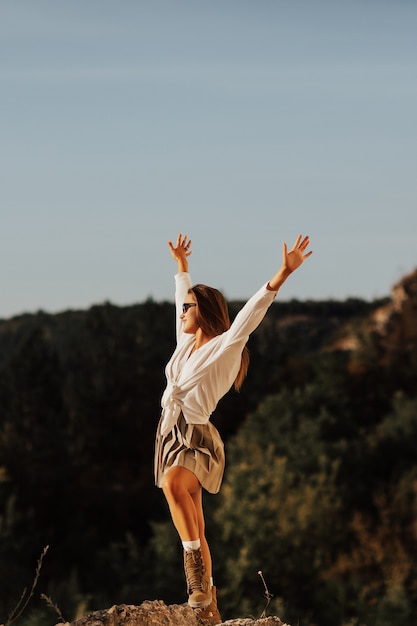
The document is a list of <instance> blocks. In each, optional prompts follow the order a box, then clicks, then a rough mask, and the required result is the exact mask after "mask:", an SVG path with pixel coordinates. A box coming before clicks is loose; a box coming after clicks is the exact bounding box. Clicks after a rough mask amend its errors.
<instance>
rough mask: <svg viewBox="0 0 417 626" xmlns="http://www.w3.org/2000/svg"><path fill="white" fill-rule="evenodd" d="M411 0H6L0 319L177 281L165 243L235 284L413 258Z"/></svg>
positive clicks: (367, 283)
mask: <svg viewBox="0 0 417 626" xmlns="http://www.w3.org/2000/svg"><path fill="white" fill-rule="evenodd" d="M416 32H417V2H416V1H414V0H391V1H388V0H345V1H342V0H331V1H324V0H305V1H300V0H251V1H248V0H182V1H181V0H143V1H141V0H117V1H116V0H112V1H109V0H1V2H0V85H1V105H0V112H1V113H0V116H1V117H0V119H1V134H0V137H1V168H0V176H1V186H0V198H1V203H0V215H1V229H0V293H1V299H0V318H7V317H11V316H13V315H16V314H19V313H21V312H26V311H27V312H33V311H37V310H39V309H43V310H45V311H49V312H56V311H62V310H66V309H69V308H72V309H77V308H87V307H89V306H91V305H92V304H94V303H100V302H103V301H105V300H110V301H111V302H113V303H115V304H119V305H124V304H131V303H135V302H142V301H144V300H145V299H146V298H148V297H152V298H154V299H156V300H172V297H173V278H172V276H173V273H174V270H175V264H174V262H173V261H172V259H171V257H170V255H169V251H168V248H167V245H166V242H167V240H168V239H169V238H175V237H176V235H177V232H178V231H179V230H181V231H183V232H186V233H187V234H188V235H190V236H191V237H192V239H193V243H194V246H193V250H194V252H193V255H192V257H191V259H190V261H191V267H190V271H191V275H192V279H193V280H194V281H195V282H205V283H208V284H210V285H213V286H216V287H218V288H220V289H222V290H223V292H224V294H225V295H226V297H227V298H229V299H235V298H239V299H245V298H247V297H249V296H250V295H251V294H252V293H253V292H254V291H255V290H256V289H257V288H258V286H260V284H262V283H263V282H265V281H266V280H267V279H268V278H269V276H270V275H271V274H272V273H273V272H274V271H275V270H276V269H277V267H278V265H279V263H280V257H281V245H282V242H283V241H287V242H288V243H292V242H293V240H294V239H295V236H296V235H297V234H298V233H299V232H300V233H303V234H305V233H307V234H309V235H310V237H311V239H312V248H313V250H314V254H313V256H312V257H311V258H310V259H309V261H308V263H306V264H305V265H304V266H303V267H302V268H301V269H300V270H299V272H298V273H297V274H295V275H294V276H292V277H291V278H290V280H289V281H288V282H287V283H286V285H285V286H284V287H283V290H282V292H281V295H280V297H281V298H282V299H284V300H287V299H290V298H298V299H301V300H304V299H310V298H312V299H315V300H321V299H327V298H334V299H345V298H348V297H360V298H366V299H374V298H376V297H382V296H385V295H388V294H389V293H390V289H391V287H392V286H393V284H395V283H396V282H397V281H398V280H399V279H401V278H402V276H404V275H405V274H407V273H409V272H411V271H413V270H414V269H415V268H416V267H417V243H416V233H417V210H416V209H417V206H416V205H417V202H416V201H417V36H416Z"/></svg>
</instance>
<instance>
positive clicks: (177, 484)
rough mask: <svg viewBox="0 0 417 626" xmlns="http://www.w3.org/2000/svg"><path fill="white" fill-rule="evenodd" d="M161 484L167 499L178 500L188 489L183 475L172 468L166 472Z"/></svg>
mask: <svg viewBox="0 0 417 626" xmlns="http://www.w3.org/2000/svg"><path fill="white" fill-rule="evenodd" d="M161 486H162V491H163V492H164V494H165V497H166V499H167V500H174V501H178V500H180V499H181V496H182V495H183V494H184V493H185V492H186V491H187V489H186V487H185V486H184V484H183V481H182V480H181V475H180V474H179V473H178V472H175V471H172V470H171V471H169V472H167V473H166V474H165V476H164V477H163V479H162V485H161Z"/></svg>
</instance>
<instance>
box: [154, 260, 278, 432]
mask: <svg viewBox="0 0 417 626" xmlns="http://www.w3.org/2000/svg"><path fill="white" fill-rule="evenodd" d="M175 285H176V289H175V306H176V316H177V317H176V329H177V346H176V348H175V351H174V353H173V355H172V357H171V359H170V361H169V362H168V364H167V366H166V368H165V375H166V378H167V387H166V389H165V391H164V394H163V396H162V400H161V405H162V423H161V432H162V435H163V436H165V435H167V434H168V433H169V432H170V430H171V429H172V428H173V426H174V425H175V423H176V421H177V419H178V416H179V414H180V411H182V413H183V415H184V418H185V420H186V422H187V423H189V424H206V423H207V422H208V421H209V419H210V416H211V414H212V413H213V411H214V409H215V408H216V406H217V403H218V402H219V400H220V398H222V397H223V396H224V395H225V394H226V393H227V392H228V391H229V389H230V388H231V386H232V385H233V383H234V381H235V379H236V376H237V374H238V372H239V369H240V363H241V358H242V350H243V348H244V346H245V344H246V343H247V341H248V338H249V335H250V333H252V332H253V331H254V330H255V329H256V328H257V326H259V324H260V323H261V321H262V320H263V318H264V317H265V314H266V312H267V310H268V309H269V307H270V305H271V304H272V302H273V301H274V299H275V296H276V295H277V292H276V291H270V290H269V289H267V285H266V284H265V285H264V286H263V287H261V289H259V290H258V291H257V292H256V293H255V294H254V295H253V296H252V297H251V298H250V299H249V300H248V301H247V302H246V304H245V305H244V307H243V308H242V309H241V310H240V311H239V313H238V314H237V315H236V317H235V319H234V320H233V323H232V325H231V327H230V328H229V329H228V330H227V331H225V332H224V333H222V334H221V335H218V336H216V337H213V339H210V341H208V342H207V343H205V344H204V345H203V346H201V347H200V348H198V350H195V351H194V352H193V353H192V354H191V355H190V352H191V350H192V349H193V346H194V342H195V335H194V334H187V333H184V332H183V330H182V327H183V323H182V320H181V318H180V315H181V313H182V305H183V302H184V300H185V298H186V296H187V293H188V290H189V289H190V287H191V286H192V283H191V278H190V275H189V274H188V273H187V272H181V273H179V274H177V275H176V276H175Z"/></svg>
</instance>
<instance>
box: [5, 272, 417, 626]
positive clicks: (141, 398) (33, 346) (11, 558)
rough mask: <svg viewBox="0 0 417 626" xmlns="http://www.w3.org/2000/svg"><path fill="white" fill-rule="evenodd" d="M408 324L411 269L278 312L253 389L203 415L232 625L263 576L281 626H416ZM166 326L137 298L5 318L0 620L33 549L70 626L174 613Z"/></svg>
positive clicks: (412, 332) (254, 354) (412, 309)
mask: <svg viewBox="0 0 417 626" xmlns="http://www.w3.org/2000/svg"><path fill="white" fill-rule="evenodd" d="M240 306H241V303H238V302H234V303H231V304H230V309H231V314H232V316H233V315H234V314H235V313H236V311H237V310H238V309H239V308H240ZM416 311H417V272H414V273H413V274H411V275H409V276H406V277H404V279H403V280H401V281H400V282H399V283H398V284H397V285H395V286H394V288H393V290H392V294H391V297H390V298H389V299H385V300H383V301H375V302H365V301H361V300H355V299H351V300H347V301H344V302H338V301H326V302H315V301H307V302H299V301H291V302H276V303H275V304H274V305H273V306H272V307H271V309H270V311H269V313H268V315H267V317H266V319H265V320H264V322H263V323H262V325H261V327H260V328H259V329H258V330H257V331H256V332H255V333H254V335H253V336H252V337H251V340H250V344H249V348H250V354H251V366H250V370H249V375H248V379H247V380H246V381H245V384H244V386H243V389H242V391H241V393H239V394H236V393H234V392H230V393H229V394H228V395H227V396H226V397H225V398H224V399H223V400H222V401H221V402H220V404H219V406H218V408H217V410H216V412H215V414H214V416H213V421H214V423H215V424H216V426H217V427H218V428H219V430H220V431H221V433H222V435H223V437H224V439H225V442H226V450H227V459H228V464H227V470H226V476H225V483H224V488H222V492H221V494H220V495H219V496H216V497H215V498H210V497H209V498H208V499H207V505H206V506H207V512H208V532H209V533H210V534H211V535H212V543H213V552H214V559H215V564H216V576H217V579H218V587H219V589H220V603H221V607H222V614H223V615H224V616H225V618H231V617H233V616H236V615H252V614H260V612H261V611H262V606H263V600H262V589H260V588H259V584H258V583H259V581H257V580H256V578H257V577H256V572H257V571H258V569H259V567H260V566H262V569H263V570H264V571H265V572H266V573H267V574H266V575H267V577H268V578H267V579H268V586H270V588H271V590H272V591H273V594H274V600H273V604H272V605H271V613H270V614H273V613H275V614H277V615H280V616H282V618H283V619H285V620H286V621H287V622H288V623H297V621H298V620H303V623H305V624H306V626H307V625H309V624H310V623H311V624H313V623H314V624H316V623H317V624H320V626H338V625H342V624H344V623H347V621H348V620H349V619H350V618H352V619H353V618H354V617H355V616H358V617H361V619H362V620H363V622H364V623H365V622H366V624H367V626H379V622H378V619H380V617H378V616H379V615H380V614H381V611H384V615H387V611H388V608H389V607H391V608H389V610H390V611H391V610H392V611H393V612H394V614H395V616H396V620H397V621H396V622H394V621H392V622H390V621H387V622H386V623H387V624H391V623H392V624H394V623H395V626H410V624H411V622H410V620H409V616H410V615H412V614H414V613H415V612H416V611H415V609H416V607H417V597H416V591H415V585H414V583H413V581H414V580H415V579H416V577H417V571H416V564H415V563H414V562H413V560H412V559H411V558H410V557H409V556H408V555H411V554H413V553H415V551H416V548H417V536H416V533H415V515H416V513H415V512H416V511H417V462H416V457H415V445H414V442H415V441H416V438H417V426H416V422H417V420H416V419H415V416H416V411H417V358H416V355H417V324H416V319H417V318H416ZM173 315H174V311H173V305H172V303H168V302H164V303H156V302H153V301H152V300H148V301H146V302H144V303H141V304H137V305H134V306H130V307H117V306H114V305H112V304H111V303H104V304H102V305H97V306H93V307H91V308H90V309H88V310H86V311H65V312H62V313H59V314H56V315H52V314H47V313H44V312H38V313H36V314H33V315H29V314H28V315H21V316H18V317H14V318H12V319H9V320H1V321H0V374H1V376H0V407H1V413H0V496H1V498H0V581H1V587H0V621H1V619H3V620H4V616H5V615H8V614H9V612H10V610H11V608H12V605H13V603H14V602H16V600H17V598H18V597H19V596H20V594H21V592H22V590H23V589H24V588H25V587H27V585H28V584H29V581H30V580H31V579H32V577H33V571H34V569H35V565H36V559H37V558H38V555H39V554H40V552H41V551H42V549H43V547H44V546H45V545H49V546H50V550H49V552H48V555H47V558H46V559H45V562H44V565H43V567H42V573H41V577H40V580H39V591H40V592H42V593H46V594H47V595H48V596H50V597H51V598H53V599H54V601H55V602H57V604H58V605H59V607H60V609H61V610H62V613H63V614H64V615H66V616H68V617H67V619H68V620H70V619H74V616H75V615H78V614H79V612H80V611H82V612H84V613H87V612H88V611H92V610H97V609H102V608H104V607H106V606H113V605H124V604H125V605H129V606H130V605H131V606H139V605H140V604H141V603H142V602H143V601H144V600H152V599H157V600H160V601H163V602H164V603H166V604H167V606H168V605H172V604H175V603H178V602H183V601H184V590H183V582H182V579H181V577H179V576H178V571H181V556H180V551H179V547H178V545H177V540H176V537H175V535H174V534H173V533H172V528H171V525H170V523H169V520H168V517H167V511H166V507H165V503H164V501H163V499H162V497H161V494H160V493H159V490H157V489H155V487H154V485H153V475H152V458H153V439H154V433H155V428H156V424H157V420H158V418H159V400H160V396H161V393H162V390H163V386H164V376H163V369H164V365H165V363H166V361H167V359H168V358H169V356H170V353H171V351H172V348H173V342H174V319H173ZM394 556H395V558H394ZM260 561H261V562H260ZM31 606H32V611H33V614H31V615H29V614H28V619H35V617H34V615H36V620H37V626H43V624H45V625H46V624H49V623H50V618H51V615H50V614H49V618H48V609H47V608H45V606H44V603H42V602H39V601H38V600H37V599H36V598H34V599H33V601H32V603H31ZM387 607H388V608H387ZM407 616H408V617H407ZM48 620H49V621H48ZM407 620H408V621H407ZM28 624H29V622H28Z"/></svg>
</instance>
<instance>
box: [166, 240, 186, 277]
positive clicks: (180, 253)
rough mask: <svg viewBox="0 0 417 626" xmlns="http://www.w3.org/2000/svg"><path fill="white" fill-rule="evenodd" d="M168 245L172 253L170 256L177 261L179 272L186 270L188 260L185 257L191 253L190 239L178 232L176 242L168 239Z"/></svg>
mask: <svg viewBox="0 0 417 626" xmlns="http://www.w3.org/2000/svg"><path fill="white" fill-rule="evenodd" d="M168 246H169V249H170V252H171V255H172V258H173V259H174V260H175V261H177V263H178V271H179V272H188V260H187V257H189V256H190V254H191V253H192V251H191V239H188V236H187V235H183V234H182V233H179V235H178V237H177V241H176V244H175V245H174V244H173V243H172V241H168Z"/></svg>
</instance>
